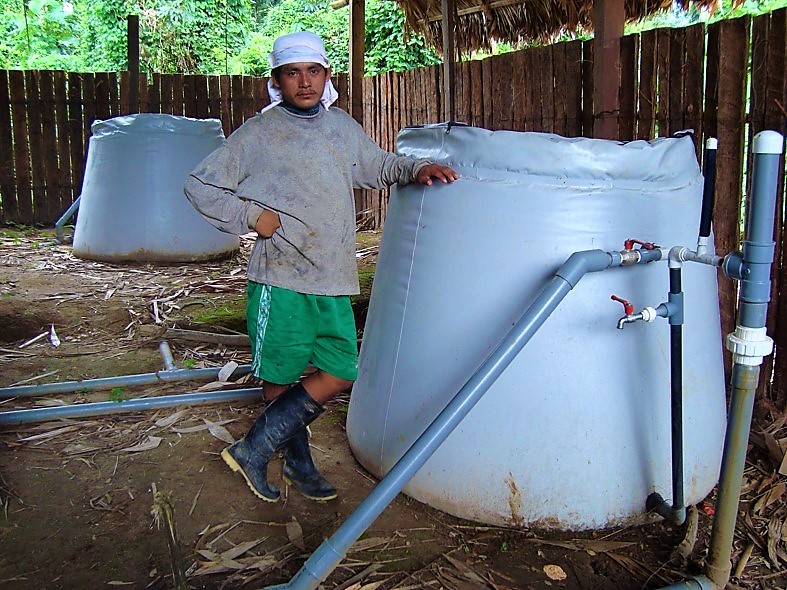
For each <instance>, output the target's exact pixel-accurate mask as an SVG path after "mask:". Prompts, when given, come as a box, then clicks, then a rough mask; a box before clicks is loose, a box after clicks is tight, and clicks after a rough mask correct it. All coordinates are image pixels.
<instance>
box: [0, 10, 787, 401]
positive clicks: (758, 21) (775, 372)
mask: <svg viewBox="0 0 787 590" xmlns="http://www.w3.org/2000/svg"><path fill="white" fill-rule="evenodd" d="M785 29H787V9H781V10H778V11H775V12H773V13H770V14H766V15H762V16H758V17H756V18H753V19H752V18H749V17H746V18H740V19H734V20H728V21H722V22H719V23H715V24H713V25H710V26H707V27H706V26H704V25H696V26H692V27H688V28H684V29H656V30H651V31H646V32H643V33H640V34H636V35H629V36H627V37H625V38H624V39H623V40H622V43H621V61H622V71H621V73H622V80H621V86H620V95H619V96H620V112H619V113H618V121H619V130H618V139H621V140H633V139H652V138H655V137H659V136H668V135H672V134H674V133H676V132H678V131H681V130H685V129H693V130H694V141H695V145H696V147H697V150H698V154H700V151H701V150H700V146H701V145H702V143H703V141H704V139H705V138H707V137H717V138H718V139H719V152H718V157H717V162H718V172H717V182H716V186H717V197H716V210H715V213H714V233H715V238H716V246H717V249H718V251H719V252H728V251H730V250H734V249H737V248H738V246H739V243H740V238H741V236H740V224H741V221H740V220H741V215H742V210H743V209H745V195H747V194H748V190H747V187H748V183H749V177H748V170H749V168H750V165H751V162H750V155H749V153H748V152H749V150H748V149H747V147H748V146H749V145H750V144H751V139H752V137H753V135H754V134H755V133H757V132H759V131H761V130H763V129H776V130H778V131H780V132H781V133H782V134H784V133H785V131H786V130H787V124H786V123H785V121H787V110H786V109H787V77H786V76H785V71H786V70H787V63H786V62H787V33H786V30H785ZM592 65H593V45H592V42H589V41H585V42H583V41H572V42H568V43H559V44H555V45H550V46H546V47H540V48H536V49H529V50H525V51H518V52H515V53H509V54H505V55H499V56H494V57H490V58H487V59H484V60H480V61H469V62H462V63H461V64H459V65H458V67H457V68H456V85H455V97H456V99H455V104H456V113H457V119H458V120H459V121H462V122H465V123H468V124H470V125H475V126H480V127H485V128H488V129H492V130H497V129H510V130H515V131H540V132H552V133H558V134H561V135H567V136H585V137H592V135H593V109H592V104H593V75H592ZM336 80H337V86H338V90H339V96H340V99H339V103H338V104H339V106H340V107H342V108H346V106H347V80H346V78H345V77H344V76H338V77H337V78H336ZM441 88H442V72H441V69H440V68H439V67H437V66H435V67H431V68H422V69H416V70H411V71H407V72H402V73H386V74H382V75H380V76H377V77H374V78H366V79H364V84H363V91H364V97H363V105H364V125H365V127H366V130H367V131H368V132H369V134H370V135H371V136H372V137H373V138H374V139H375V140H377V141H378V143H379V144H380V145H381V146H382V147H383V148H385V149H388V150H393V149H394V147H395V140H396V133H397V132H398V130H399V129H401V128H402V127H405V126H407V125H421V124H425V123H431V122H436V121H438V120H439V119H440V113H441V112H442V111H441V104H440V96H441ZM129 94H130V93H129V77H128V74H127V73H121V74H119V75H118V74H116V73H92V74H78V73H66V72H59V71H55V72H52V71H24V72H22V71H15V70H10V71H2V70H0V224H2V223H9V222H14V223H18V224H46V225H51V224H53V223H54V222H55V220H56V219H57V218H58V217H59V215H60V214H61V213H62V212H63V211H64V210H65V209H66V208H67V207H68V205H69V204H71V203H72V202H73V200H74V199H75V198H76V197H77V196H78V194H79V191H80V189H81V186H82V175H83V171H84V167H85V157H86V149H87V142H88V138H89V135H90V125H91V123H92V122H93V121H94V120H96V119H107V118H110V117H114V116H117V115H121V114H126V113H128V112H129V111H130V109H129V104H128V101H129V98H128V97H129ZM138 96H139V104H138V105H137V106H138V109H137V111H138V112H152V113H169V114H174V115H184V116H188V117H195V118H206V117H211V118H216V119H220V120H221V122H222V126H223V128H224V132H225V134H229V133H231V132H232V131H233V130H234V129H236V128H237V127H238V126H240V125H241V124H242V123H243V121H245V120H246V119H247V118H249V117H251V116H253V114H254V113H255V112H256V111H258V110H259V109H260V108H261V107H262V106H264V105H265V104H267V103H268V95H267V89H266V80H265V79H264V78H257V77H249V76H196V75H181V74H172V75H170V74H154V75H153V76H152V77H151V79H150V80H147V79H146V78H145V77H144V76H143V77H141V79H140V84H139V90H138ZM779 190H780V193H779V194H780V197H779V198H780V200H779V206H778V207H777V210H778V212H779V219H778V226H777V231H776V236H775V237H776V243H777V264H776V265H775V267H774V276H773V285H774V286H773V304H772V305H771V306H770V318H769V328H770V330H769V331H770V333H771V334H773V335H774V338H775V340H776V346H777V354H776V356H775V358H776V360H775V366H773V367H771V366H770V365H767V366H766V367H764V370H763V371H762V373H763V384H764V387H765V388H766V389H769V392H770V396H771V398H772V400H773V401H774V402H775V403H776V404H777V405H778V406H779V407H781V408H784V407H785V402H786V401H787V354H778V351H781V350H787V293H782V291H783V290H784V291H787V265H785V264H784V263H783V261H782V252H783V243H784V237H785V236H784V233H785V232H784V219H783V212H784V174H783V171H782V177H781V179H780V183H779ZM742 195H744V197H742ZM387 202H388V193H387V191H359V193H358V194H357V196H356V205H357V207H358V211H359V213H360V215H361V219H362V223H363V224H365V226H366V227H370V228H379V227H382V225H383V222H384V220H385V214H386V207H387ZM719 293H720V302H721V309H722V329H723V331H724V332H725V333H727V332H729V331H730V330H731V328H732V327H733V325H734V318H735V307H736V292H735V285H733V284H732V282H731V281H729V280H727V279H725V278H723V277H722V278H720V287H719ZM769 362H772V361H771V360H769ZM771 381H772V384H771Z"/></svg>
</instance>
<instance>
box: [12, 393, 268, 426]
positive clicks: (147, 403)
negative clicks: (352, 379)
mask: <svg viewBox="0 0 787 590" xmlns="http://www.w3.org/2000/svg"><path fill="white" fill-rule="evenodd" d="M247 399H262V390H261V389H260V388H259V387H255V388H253V389H228V390H225V391H211V392H209V393H197V392H192V393H184V394H180V395H162V396H157V397H138V398H134V399H130V400H126V401H119V402H97V403H92V404H70V405H67V406H55V407H51V408H33V409H29V410H12V411H10V412H0V426H10V425H14V424H24V423H27V422H44V421H46V420H56V419H58V418H85V417H87V416H104V415H107V414H122V413H125V412H138V411H141V410H153V409H157V408H173V407H175V406H195V405H205V404H216V403H220V402H227V401H236V400H247Z"/></svg>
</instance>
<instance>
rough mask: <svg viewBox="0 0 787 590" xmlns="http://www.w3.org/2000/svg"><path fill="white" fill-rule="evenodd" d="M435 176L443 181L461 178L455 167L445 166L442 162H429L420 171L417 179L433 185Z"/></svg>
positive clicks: (422, 182) (421, 182)
mask: <svg viewBox="0 0 787 590" xmlns="http://www.w3.org/2000/svg"><path fill="white" fill-rule="evenodd" d="M433 178H434V179H437V180H439V181H440V182H443V183H447V182H453V181H454V180H456V179H457V178H459V173H458V172H456V171H455V170H454V169H453V168H449V167H448V166H443V165H442V164H429V165H427V166H424V167H423V168H421V169H420V170H419V171H418V177H417V178H416V180H417V181H418V182H419V183H420V184H426V185H428V186H432V179H433Z"/></svg>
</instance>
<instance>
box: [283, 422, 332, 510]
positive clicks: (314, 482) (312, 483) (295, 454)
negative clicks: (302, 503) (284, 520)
mask: <svg viewBox="0 0 787 590" xmlns="http://www.w3.org/2000/svg"><path fill="white" fill-rule="evenodd" d="M282 450H283V451H284V468H283V469H282V475H283V476H284V481H286V482H287V483H288V484H290V485H291V486H295V488H296V489H297V490H298V491H299V492H300V493H301V494H303V495H304V496H306V497H307V498H309V499H310V500H316V501H318V502H325V501H327V500H333V499H334V498H335V497H336V488H334V487H333V486H332V485H331V484H330V483H329V482H328V480H327V479H325V478H324V477H323V476H322V475H320V472H319V471H317V468H316V467H315V466H314V461H313V460H312V454H311V449H310V448H309V436H308V434H307V432H306V428H303V429H302V430H300V431H299V432H297V433H296V434H295V436H293V437H292V438H291V439H290V440H289V441H287V443H286V444H285V445H284V447H283V448H282Z"/></svg>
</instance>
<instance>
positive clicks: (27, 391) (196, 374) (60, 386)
mask: <svg viewBox="0 0 787 590" xmlns="http://www.w3.org/2000/svg"><path fill="white" fill-rule="evenodd" d="M219 371H221V367H208V368H204V369H174V370H171V371H168V370H164V371H157V372H155V373H139V374H136V375H122V376H117V377H100V378H98V379H84V380H82V381H61V382H59V383H44V384H41V385H19V386H16V387H3V388H0V399H4V398H10V397H31V396H36V395H51V394H54V393H68V392H71V391H95V390H99V389H112V388H113V387H130V386H133V385H151V384H153V383H164V382H172V381H189V380H194V381H197V380H200V381H201V380H203V379H212V378H214V377H217V376H218V374H219ZM249 372H251V365H241V366H239V367H238V368H237V369H235V371H234V372H233V376H235V377H240V376H243V375H246V374H248V373H249Z"/></svg>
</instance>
